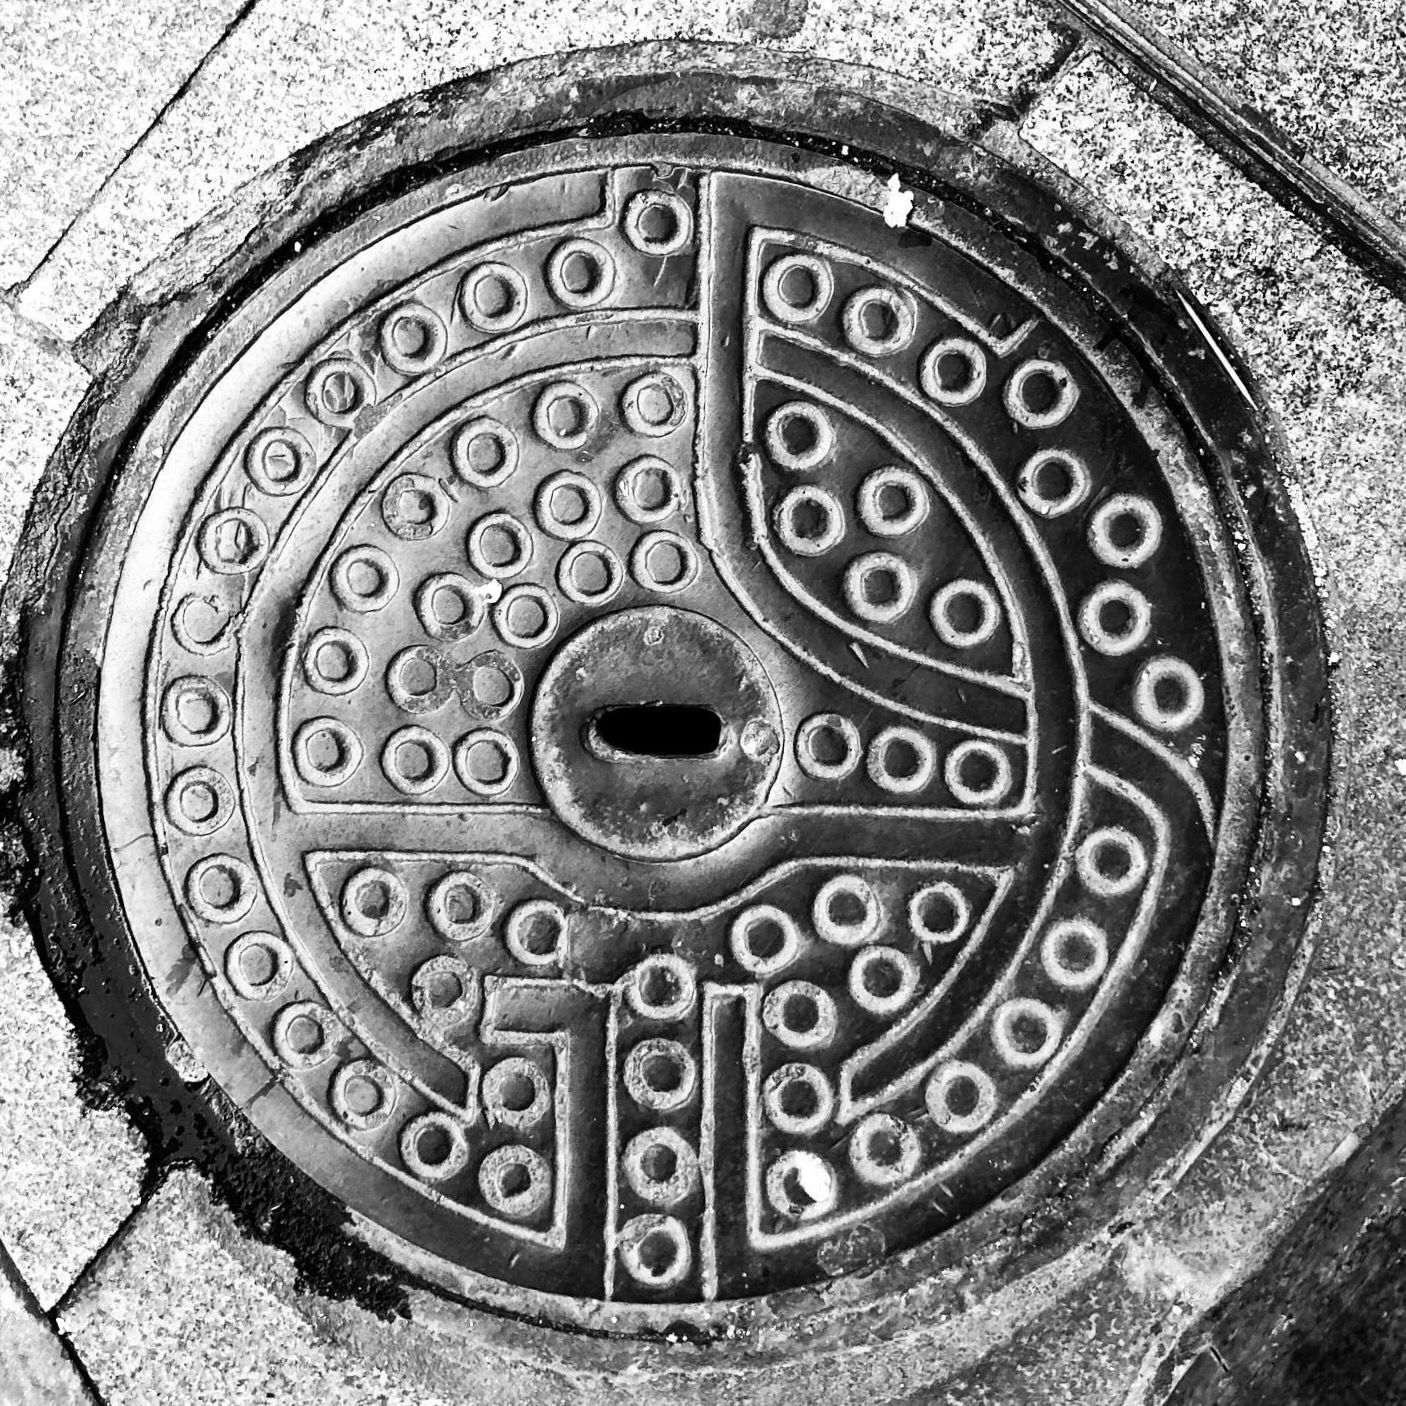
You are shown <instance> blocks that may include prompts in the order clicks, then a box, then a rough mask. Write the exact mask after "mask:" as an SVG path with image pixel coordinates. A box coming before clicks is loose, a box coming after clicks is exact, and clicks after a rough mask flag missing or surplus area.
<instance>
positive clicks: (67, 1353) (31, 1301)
mask: <svg viewBox="0 0 1406 1406" xmlns="http://www.w3.org/2000/svg"><path fill="white" fill-rule="evenodd" d="M0 1278H3V1279H4V1280H6V1281H7V1282H8V1284H9V1285H10V1287H11V1289H12V1290H13V1292H14V1294H15V1297H16V1298H18V1299H19V1302H20V1310H21V1312H23V1313H26V1314H28V1315H29V1317H30V1319H31V1320H32V1321H33V1322H34V1323H35V1324H42V1325H43V1326H44V1327H45V1328H47V1329H48V1331H49V1332H50V1333H51V1334H52V1336H53V1338H54V1340H55V1341H56V1342H57V1343H58V1346H59V1351H60V1352H62V1353H63V1356H64V1360H65V1361H66V1362H67V1363H68V1365H69V1367H70V1368H72V1370H73V1375H74V1376H75V1377H76V1378H77V1379H78V1382H79V1384H80V1385H81V1386H82V1387H83V1389H84V1391H85V1392H87V1394H88V1396H89V1397H90V1398H91V1400H92V1402H93V1406H105V1401H104V1397H103V1394H102V1392H100V1391H99V1390H98V1385H97V1383H96V1382H95V1381H94V1380H93V1379H92V1377H91V1376H90V1375H89V1373H88V1369H87V1367H86V1366H85V1365H84V1363H83V1359H82V1358H81V1357H80V1356H79V1355H78V1349H77V1347H76V1346H75V1344H74V1343H73V1341H72V1339H70V1338H69V1336H68V1334H67V1333H65V1332H64V1331H63V1329H62V1328H60V1327H59V1325H58V1322H57V1314H58V1308H57V1306H55V1307H54V1308H53V1309H51V1310H50V1311H49V1312H48V1313H45V1312H44V1310H43V1308H41V1307H40V1304H39V1300H38V1299H36V1298H35V1297H34V1291H33V1290H32V1289H31V1288H30V1287H29V1283H28V1281H27V1280H26V1279H25V1277H24V1275H23V1274H22V1273H21V1272H20V1267H19V1265H17V1264H16V1263H15V1261H14V1258H13V1256H12V1255H11V1254H10V1252H9V1250H7V1249H6V1248H5V1244H4V1241H0ZM2 1348H3V1345H2V1344H0V1349H2ZM3 1365H4V1358H3V1351H0V1366H3ZM0 1385H3V1383H0Z"/></svg>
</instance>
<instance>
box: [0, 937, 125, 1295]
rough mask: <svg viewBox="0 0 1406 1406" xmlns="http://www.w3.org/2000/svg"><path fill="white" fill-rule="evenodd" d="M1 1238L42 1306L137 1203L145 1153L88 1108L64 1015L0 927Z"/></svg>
mask: <svg viewBox="0 0 1406 1406" xmlns="http://www.w3.org/2000/svg"><path fill="white" fill-rule="evenodd" d="M0 1049H3V1050H4V1051H5V1059H4V1061H3V1062H0V1238H3V1239H4V1242H5V1244H6V1245H7V1246H8V1248H9V1251H10V1253H11V1255H12V1256H13V1257H14V1260H15V1262H16V1264H18V1266H19V1268H20V1271H21V1273H22V1274H23V1276H24V1278H25V1281H26V1283H27V1284H28V1285H29V1288H30V1290H31V1291H32V1292H33V1294H34V1297H35V1298H36V1299H37V1300H38V1301H39V1303H40V1304H41V1305H42V1306H43V1307H45V1308H49V1307H52V1305H53V1304H54V1303H55V1302H56V1301H57V1300H58V1299H59V1298H60V1296H61V1295H62V1294H63V1293H64V1292H65V1291H66V1290H67V1289H68V1287H69V1286H70V1285H71V1284H72V1282H73V1280H74V1278H75V1277H76V1276H77V1274H78V1273H79V1272H80V1271H81V1270H82V1269H83V1267H84V1265H86V1264H87V1263H88V1261H89V1260H90V1259H92V1257H93V1255H94V1254H95V1253H96V1252H97V1251H98V1250H99V1249H100V1248H101V1247H102V1245H103V1244H104V1242H105V1241H106V1240H107V1239H108V1238H109V1237H110V1236H111V1235H112V1233H113V1231H114V1230H115V1229H116V1228H117V1226H118V1225H120V1224H121V1222H122V1220H123V1218H124V1217H125V1216H127V1215H128V1214H129V1212H130V1211H131V1209H132V1207H133V1206H134V1205H136V1203H137V1199H138V1195H139V1191H140V1187H141V1179H142V1175H143V1173H144V1170H145V1163H146V1157H145V1150H144V1147H143V1145H142V1143H141V1140H140V1139H139V1138H138V1136H137V1134H136V1133H135V1132H134V1131H133V1129H132V1127H131V1125H130V1124H129V1123H128V1121H127V1119H126V1116H125V1115H124V1114H122V1113H121V1112H117V1111H108V1112H93V1111H89V1110H88V1109H87V1107H86V1106H85V1105H84V1103H83V1100H82V1099H81V1097H80V1095H79V1092H78V1087H77V1083H76V1080H75V1077H74V1074H73V1072H72V1070H73V1059H74V1051H73V1037H72V1033H71V1028H70V1026H69V1021H68V1016H67V1014H66V1013H65V1011H64V1009H63V1007H62V1005H60V1003H59V999H58V997H57V995H55V993H54V989H53V986H52V985H51V984H50V982H49V978H48V975H47V974H46V973H45V971H44V969H43V968H42V967H41V966H40V964H39V958H38V955H37V953H36V952H35V950H34V941H33V938H32V937H31V936H30V934H29V933H28V931H27V930H25V929H23V928H21V927H16V926H14V925H13V924H11V923H8V922H2V921H0Z"/></svg>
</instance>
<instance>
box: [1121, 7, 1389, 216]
mask: <svg viewBox="0 0 1406 1406" xmlns="http://www.w3.org/2000/svg"><path fill="white" fill-rule="evenodd" d="M1138 8H1139V10H1140V11H1141V13H1142V15H1143V16H1144V17H1145V18H1146V19H1147V20H1149V21H1151V23H1152V24H1154V25H1156V27H1157V28H1158V29H1159V30H1160V31H1161V32H1162V33H1163V34H1165V35H1166V36H1167V38H1169V39H1172V40H1174V41H1175V42H1176V43H1178V44H1180V45H1181V46H1182V47H1183V48H1185V49H1186V50H1187V51H1188V52H1189V53H1190V54H1191V55H1192V56H1193V57H1194V58H1195V59H1197V60H1198V61H1199V62H1201V63H1203V64H1205V65H1206V66H1207V67H1208V68H1209V69H1210V70H1211V71H1212V72H1213V73H1214V74H1215V75H1216V76H1217V77H1219V78H1220V79H1221V81H1222V82H1225V83H1228V84H1229V85H1230V86H1231V87H1232V88H1233V89H1234V90H1235V92H1236V93H1237V94H1238V95H1239V96H1240V97H1241V98H1242V99H1243V100H1244V101H1245V102H1247V103H1250V104H1252V105H1253V106H1254V107H1256V108H1258V109H1259V110H1260V111H1262V112H1263V113H1264V114H1265V115H1266V116H1267V117H1268V118H1269V119H1270V120H1271V121H1273V122H1274V123H1275V124H1276V125H1277V126H1278V127H1280V128H1282V129H1283V131H1284V132H1285V133H1286V135H1288V136H1289V137H1290V139H1291V140H1293V141H1294V142H1296V143H1298V144H1300V145H1301V146H1302V149H1303V150H1304V151H1305V152H1307V153H1309V154H1310V155H1312V156H1314V157H1316V158H1317V159H1318V160H1319V161H1321V162H1322V163H1323V164H1324V165H1325V166H1328V167H1330V168H1331V169H1332V170H1334V171H1336V172H1337V173H1338V174H1339V175H1340V176H1342V177H1344V178H1345V179H1346V180H1348V181H1350V182H1352V184H1353V185H1355V186H1357V187H1359V188H1360V189H1361V190H1362V191H1363V192H1364V193H1365V194H1366V195H1367V196H1368V197H1370V198H1371V199H1373V200H1375V201H1376V202H1377V203H1378V204H1379V205H1380V207H1381V208H1382V209H1383V210H1384V211H1385V212H1386V213H1387V214H1388V215H1390V216H1392V218H1394V219H1396V220H1398V221H1401V220H1403V219H1406V167H1403V165H1402V162H1401V127H1400V114H1401V109H1402V105H1403V103H1406V24H1403V23H1402V16H1401V9H1400V6H1398V5H1394V4H1352V3H1344V0H1300V3H1297V4H1293V5H1285V4H1281V3H1279V0H1207V3H1203V4H1195V5H1188V4H1185V3H1184V0H1142V4H1141V5H1140V6H1139V7H1138Z"/></svg>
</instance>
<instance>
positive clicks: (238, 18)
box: [11, 0, 259, 336]
mask: <svg viewBox="0 0 1406 1406" xmlns="http://www.w3.org/2000/svg"><path fill="white" fill-rule="evenodd" d="M258 3H259V0H244V3H243V4H242V5H240V7H239V9H238V10H236V11H235V12H234V14H233V15H232V16H231V17H230V20H229V23H228V24H226V25H225V27H224V28H223V29H222V30H221V31H220V33H219V36H218V37H217V38H216V40H215V42H214V43H213V44H211V45H210V47H209V48H208V49H206V51H205V53H204V54H203V55H202V56H201V58H200V61H199V62H198V63H197V64H196V65H195V67H194V68H192V69H191V70H190V72H189V73H188V74H186V76H185V78H183V79H182V80H181V84H180V86H179V87H178V88H177V89H176V90H175V92H173V93H172V94H171V96H170V97H169V98H167V99H166V101H165V102H164V103H162V104H161V107H160V109H159V110H158V111H157V113H156V115H155V116H154V117H153V118H152V119H151V121H150V122H148V123H147V125H146V127H145V128H144V129H143V131H142V132H141V134H140V135H139V136H138V137H137V139H136V141H134V142H133V143H132V144H131V146H129V147H128V148H127V150H126V151H124V152H123V153H122V155H121V157H120V158H119V159H118V160H117V161H116V162H115V163H114V164H113V166H112V167H111V169H110V170H109V171H108V173H107V175H105V176H104V177H103V178H102V181H101V183H100V184H99V185H98V188H97V189H96V190H95V191H94V192H93V193H92V195H91V196H89V198H88V200H87V203H86V204H85V205H84V206H83V208H82V209H81V210H79V211H78V213H77V214H75V215H74V216H73V218H72V219H71V220H69V222H68V223H67V224H66V225H64V227H63V229H61V230H60V231H59V233H58V236H57V237H56V238H55V239H54V242H53V243H52V244H50V245H49V247H48V248H47V249H46V250H45V251H44V254H43V257H42V258H41V259H40V260H39V262H38V263H37V264H35V266H34V267H33V268H32V269H31V270H30V271H29V273H28V274H26V275H25V277H24V278H23V279H22V280H21V281H20V282H19V283H18V284H16V285H15V286H14V288H13V289H12V290H11V291H12V292H13V293H14V294H15V295H16V296H19V295H22V294H23V293H25V292H26V291H27V290H28V289H29V287H30V285H31V284H33V282H34V280H35V279H36V278H38V277H39V275H40V273H42V272H43V270H44V268H45V266H46V265H47V264H48V262H49V260H50V259H52V258H53V256H54V254H55V252H56V251H57V250H58V248H59V246H60V245H61V244H62V243H63V242H64V240H65V239H67V238H68V236H69V235H70V234H71V233H72V232H73V228H74V226H75V225H77V223H78V222H79V220H81V219H82V218H83V216H84V215H86V214H87V213H88V212H89V211H90V210H91V209H92V208H93V207H94V206H95V205H96V204H97V203H98V201H99V200H101V199H102V197H103V194H104V193H105V192H106V190H107V188H108V187H109V186H110V185H111V184H112V182H113V181H114V180H115V179H116V178H117V175H118V172H120V171H121V170H122V169H123V167H124V166H126V164H127V163H128V162H129V161H130V160H131V159H132V157H134V156H135V155H136V154H137V152H139V151H140V150H141V149H142V147H144V146H145V145H146V143H147V141H148V140H149V139H150V137H151V135H152V133H153V132H155V131H156V129H157V128H158V127H159V126H160V125H161V124H162V122H164V121H165V120H166V116H167V114H168V113H169V112H170V111H171V109H172V108H174V107H175V106H176V104H177V103H178V102H180V100H181V99H182V98H183V97H185V95H186V94H187V93H188V92H189V91H190V90H191V87H192V85H193V84H194V83H195V81H196V79H198V78H199V77H200V75H201V74H202V73H204V71H205V69H206V67H207V66H208V64H209V63H210V60H211V59H213V58H214V57H215V55H216V54H217V53H218V52H219V51H220V49H221V48H222V47H223V46H224V44H225V42H226V41H227V40H228V39H229V38H230V37H231V36H232V35H233V34H234V32H235V30H237V29H238V28H239V26H240V25H241V24H243V23H244V21H245V20H246V19H248V18H249V15H250V14H251V13H252V12H253V10H254V7H255V6H256V5H257V4H258ZM50 335H51V336H52V335H53V334H52V333H50Z"/></svg>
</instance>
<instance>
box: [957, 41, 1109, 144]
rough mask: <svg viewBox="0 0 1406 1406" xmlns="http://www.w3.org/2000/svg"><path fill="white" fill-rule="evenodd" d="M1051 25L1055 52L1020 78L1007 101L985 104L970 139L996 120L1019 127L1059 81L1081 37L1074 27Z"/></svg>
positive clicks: (981, 132) (1077, 48)
mask: <svg viewBox="0 0 1406 1406" xmlns="http://www.w3.org/2000/svg"><path fill="white" fill-rule="evenodd" d="M1052 29H1053V30H1054V32H1055V34H1056V35H1057V36H1058V40H1059V42H1058V43H1057V44H1056V46H1055V51H1054V53H1053V54H1051V55H1050V57H1049V58H1048V59H1047V60H1046V61H1045V62H1044V63H1043V64H1041V65H1040V67H1039V68H1037V69H1035V70H1034V71H1033V72H1031V73H1028V74H1026V75H1025V77H1024V78H1022V79H1021V81H1020V83H1019V84H1018V85H1017V87H1016V90H1015V92H1014V93H1013V94H1012V95H1011V98H1010V100H1009V101H1008V102H997V103H990V104H987V105H985V107H984V110H983V111H982V113H981V116H980V118H979V119H978V120H977V122H976V125H975V126H974V127H973V128H972V130H971V132H970V133H969V134H968V137H969V140H971V141H980V139H981V138H982V137H983V136H985V135H986V133H987V132H989V131H990V130H991V128H992V127H994V126H995V125H996V124H997V123H998V122H1006V123H1010V124H1011V125H1012V126H1014V127H1019V126H1020V124H1021V123H1022V122H1024V121H1025V119H1026V118H1027V117H1028V116H1029V115H1030V111H1031V109H1032V108H1033V107H1034V106H1035V104H1036V103H1037V102H1039V101H1040V99H1041V98H1043V97H1044V96H1045V94H1046V93H1048V92H1049V91H1050V89H1051V88H1053V87H1054V85H1055V84H1056V83H1057V82H1059V79H1060V77H1061V76H1062V75H1063V73H1064V71H1065V69H1066V68H1068V67H1069V65H1070V64H1071V63H1072V62H1073V61H1074V59H1075V58H1076V57H1077V55H1078V54H1079V51H1080V49H1081V48H1082V47H1083V43H1084V41H1083V36H1082V35H1081V34H1080V32H1079V31H1078V30H1077V29H1063V28H1061V27H1059V26H1052Z"/></svg>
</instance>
